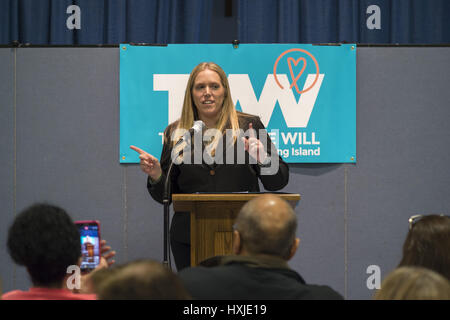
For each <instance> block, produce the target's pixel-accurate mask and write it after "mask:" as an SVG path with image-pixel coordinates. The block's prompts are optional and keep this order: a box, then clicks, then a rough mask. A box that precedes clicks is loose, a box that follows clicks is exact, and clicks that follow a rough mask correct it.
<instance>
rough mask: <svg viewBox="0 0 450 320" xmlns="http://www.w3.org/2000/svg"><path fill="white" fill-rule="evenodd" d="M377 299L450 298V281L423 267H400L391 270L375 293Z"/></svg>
mask: <svg viewBox="0 0 450 320" xmlns="http://www.w3.org/2000/svg"><path fill="white" fill-rule="evenodd" d="M374 299H375V300H449V299H450V283H449V281H448V280H447V279H446V278H445V277H443V276H442V275H440V274H439V273H437V272H434V271H432V270H429V269H426V268H422V267H400V268H397V269H395V270H394V271H393V272H391V273H390V274H389V275H388V276H387V277H386V279H384V280H383V283H382V284H381V289H380V290H378V291H377V292H376V293H375V295H374Z"/></svg>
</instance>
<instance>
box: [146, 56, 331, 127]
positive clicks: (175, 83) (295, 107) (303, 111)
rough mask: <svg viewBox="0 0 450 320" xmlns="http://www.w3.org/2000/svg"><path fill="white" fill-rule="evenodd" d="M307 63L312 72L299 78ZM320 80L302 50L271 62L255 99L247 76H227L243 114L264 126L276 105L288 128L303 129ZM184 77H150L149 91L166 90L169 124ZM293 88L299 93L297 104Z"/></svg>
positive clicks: (179, 104)
mask: <svg viewBox="0 0 450 320" xmlns="http://www.w3.org/2000/svg"><path fill="white" fill-rule="evenodd" d="M292 55H295V57H292ZM308 63H311V64H312V65H313V67H314V69H315V72H314V73H310V74H307V75H306V76H303V78H305V79H304V80H303V78H302V75H303V73H305V70H306V68H307V65H308ZM278 69H283V70H286V69H288V70H289V76H290V79H291V81H289V78H288V74H286V73H280V74H278V73H277V70H278ZM310 69H311V68H310ZM296 70H299V71H297V72H296ZM324 77H325V75H324V74H320V73H319V64H318V62H317V60H316V58H315V57H314V56H313V55H312V54H311V53H309V52H308V51H306V50H303V49H290V50H287V51H285V52H283V53H282V54H281V55H280V56H279V57H278V58H277V60H276V61H275V63H274V67H273V74H268V75H267V77H266V80H265V83H264V87H263V89H262V91H261V94H260V96H259V99H258V98H257V97H256V94H255V91H254V89H253V85H252V83H251V81H250V77H249V75H248V74H230V75H228V81H229V83H230V90H231V96H232V98H233V102H234V104H237V103H238V102H239V104H240V106H241V108H242V111H243V112H246V113H250V114H255V115H258V116H259V117H260V118H261V121H262V122H263V124H264V125H265V126H267V124H268V123H269V122H270V118H271V117H272V113H273V110H274V108H275V106H276V103H277V102H278V104H279V106H280V109H281V111H282V113H283V117H284V120H285V122H286V125H287V126H288V127H296V128H305V127H307V126H308V122H309V119H310V116H311V113H312V111H313V109H314V105H315V102H316V100H317V96H318V94H319V91H320V87H321V86H322V82H323V79H324ZM188 78H189V75H187V74H154V75H153V90H155V91H168V98H169V123H170V122H173V121H175V120H176V119H178V117H179V116H180V114H181V108H182V104H183V99H184V90H185V88H186V84H187V81H188ZM302 80H303V81H304V82H303V86H301V82H302ZM294 89H295V90H296V92H297V93H298V94H300V98H299V99H298V101H297V99H296V97H295V95H294V92H293V90H294Z"/></svg>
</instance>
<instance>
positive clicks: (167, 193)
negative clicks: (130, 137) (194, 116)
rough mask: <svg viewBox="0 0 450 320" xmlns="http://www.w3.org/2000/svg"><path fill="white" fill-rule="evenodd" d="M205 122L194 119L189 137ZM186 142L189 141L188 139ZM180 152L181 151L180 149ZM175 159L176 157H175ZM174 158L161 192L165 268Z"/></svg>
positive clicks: (165, 263) (167, 259) (166, 265)
mask: <svg viewBox="0 0 450 320" xmlns="http://www.w3.org/2000/svg"><path fill="white" fill-rule="evenodd" d="M204 126H205V124H204V123H203V121H200V120H198V121H195V122H194V126H193V127H192V128H191V129H190V130H189V137H190V136H191V135H192V134H194V132H198V131H200V130H201V129H202V128H203V127H204ZM183 141H186V137H185V136H183V137H181V138H180V140H178V141H177V143H176V144H175V147H177V146H178V145H179V144H180V143H182V142H183ZM186 143H190V141H189V140H188V141H187V142H186ZM181 152H182V151H181ZM175 159H177V158H175ZM173 163H174V159H173V158H172V157H171V161H170V166H169V169H168V170H167V174H166V181H165V182H164V193H163V206H164V259H163V262H162V264H163V266H165V267H166V268H167V269H169V270H172V266H171V265H170V237H169V232H170V231H169V208H170V196H171V192H170V174H171V172H172V168H173Z"/></svg>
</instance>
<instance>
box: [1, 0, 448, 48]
mask: <svg viewBox="0 0 450 320" xmlns="http://www.w3.org/2000/svg"><path fill="white" fill-rule="evenodd" d="M225 1H232V2H231V3H232V4H233V6H234V7H235V9H234V10H233V12H235V15H234V16H233V21H234V25H237V30H238V35H237V36H236V34H232V35H229V38H230V41H231V40H233V39H234V38H236V37H237V38H238V39H239V40H240V41H241V42H242V43H272V42H274V43H288V42H291V43H337V42H351V43H387V44H389V43H400V44H442V43H450V0H0V44H11V43H13V41H17V42H19V43H30V44H37V45H48V44H50V45H77V44H81V45H96V44H118V43H123V42H144V43H162V44H164V43H207V42H208V41H210V39H211V37H210V35H214V34H215V33H214V32H217V31H218V30H211V26H213V27H214V28H216V29H217V28H223V26H221V25H217V24H212V23H211V19H212V16H213V14H212V13H213V7H214V4H216V6H217V7H218V6H219V5H217V4H218V2H219V3H220V2H221V3H223V4H224V3H225ZM229 3H230V2H228V4H229ZM74 6H76V7H74ZM223 7H225V6H224V5H223ZM75 10H79V12H78V13H77V12H76V11H75ZM219 14H220V13H219ZM223 14H225V12H224V13H223ZM216 16H217V13H216ZM76 23H79V26H78V27H79V28H76V27H75V28H71V27H70V26H69V27H68V24H69V25H72V27H73V25H76ZM225 28H226V27H225ZM230 29H232V28H230ZM220 32H221V33H223V32H227V30H225V31H223V30H220ZM228 32H231V31H228ZM212 38H214V37H212ZM223 38H227V37H223Z"/></svg>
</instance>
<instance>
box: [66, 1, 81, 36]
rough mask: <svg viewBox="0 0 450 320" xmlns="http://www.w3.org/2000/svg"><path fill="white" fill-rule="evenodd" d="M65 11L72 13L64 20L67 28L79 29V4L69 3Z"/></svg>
mask: <svg viewBox="0 0 450 320" xmlns="http://www.w3.org/2000/svg"><path fill="white" fill-rule="evenodd" d="M66 13H68V14H72V15H71V16H69V17H68V18H67V20H66V26H67V29H69V30H73V29H78V30H79V29H81V9H80V7H79V6H76V5H71V6H68V7H67V10H66Z"/></svg>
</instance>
